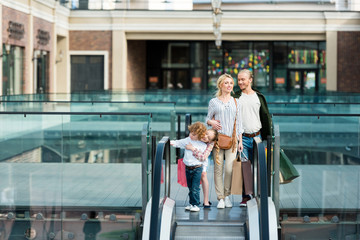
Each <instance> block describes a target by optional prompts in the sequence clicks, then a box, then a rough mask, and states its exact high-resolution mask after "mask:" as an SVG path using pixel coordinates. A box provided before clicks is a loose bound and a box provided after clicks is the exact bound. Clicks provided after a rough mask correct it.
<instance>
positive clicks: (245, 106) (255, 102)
mask: <svg viewBox="0 0 360 240" xmlns="http://www.w3.org/2000/svg"><path fill="white" fill-rule="evenodd" d="M239 102H240V104H241V106H242V108H241V117H242V122H243V127H244V132H245V133H256V132H258V131H259V130H260V129H261V127H262V126H261V121H260V106H261V103H260V100H259V97H258V96H257V94H256V92H254V93H253V94H249V95H248V94H245V93H242V94H241V96H240V98H239Z"/></svg>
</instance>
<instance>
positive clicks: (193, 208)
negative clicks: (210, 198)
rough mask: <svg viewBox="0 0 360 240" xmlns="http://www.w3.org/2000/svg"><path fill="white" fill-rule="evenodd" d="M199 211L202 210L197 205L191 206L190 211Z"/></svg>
mask: <svg viewBox="0 0 360 240" xmlns="http://www.w3.org/2000/svg"><path fill="white" fill-rule="evenodd" d="M198 211H200V208H199V207H198V206H196V205H194V206H192V207H191V208H190V212H198Z"/></svg>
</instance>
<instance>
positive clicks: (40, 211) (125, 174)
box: [0, 113, 149, 239]
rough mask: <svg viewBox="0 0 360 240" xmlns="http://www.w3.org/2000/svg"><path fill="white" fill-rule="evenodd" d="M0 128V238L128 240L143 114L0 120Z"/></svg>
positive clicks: (134, 225) (135, 222) (132, 230)
mask: <svg viewBox="0 0 360 240" xmlns="http://www.w3.org/2000/svg"><path fill="white" fill-rule="evenodd" d="M0 122H1V125H2V126H4V127H2V128H1V129H0V145H1V149H2V151H1V153H0V157H1V161H0V169H1V170H0V171H1V174H0V182H1V183H2V184H1V185H0V192H1V196H2V197H1V198H0V205H1V206H2V216H1V218H4V217H5V216H7V217H8V218H7V219H11V220H12V224H8V225H6V226H4V229H5V230H4V229H3V230H4V231H2V237H3V238H4V239H23V238H25V237H26V238H28V239H32V238H33V237H30V235H28V234H34V235H35V234H36V236H37V238H40V239H48V238H53V239H62V238H69V239H71V238H73V236H80V235H82V234H84V235H85V236H84V238H85V239H87V237H88V236H90V237H91V235H92V237H94V238H96V235H97V236H98V237H99V236H100V235H101V236H115V235H116V236H119V235H122V234H126V236H129V238H131V239H135V235H136V234H138V228H139V226H140V217H139V214H138V213H137V212H136V211H139V209H141V204H142V194H141V189H142V186H141V181H139V176H141V161H140V159H141V152H142V145H141V132H142V129H143V125H144V124H148V123H149V116H148V115H133V116H130V115H113V114H109V115H107V114H106V113H105V114H101V115H87V114H86V113H84V115H74V116H71V114H66V115H61V114H59V115H54V114H51V115H47V114H25V115H24V114H1V113H0ZM130 185H131V188H129V186H130ZM74 209H76V210H74ZM124 209H126V210H124ZM119 229H121V231H120V230H119ZM24 234H25V237H24ZM34 235H31V236H34ZM49 236H50V237H49ZM109 238H112V237H109Z"/></svg>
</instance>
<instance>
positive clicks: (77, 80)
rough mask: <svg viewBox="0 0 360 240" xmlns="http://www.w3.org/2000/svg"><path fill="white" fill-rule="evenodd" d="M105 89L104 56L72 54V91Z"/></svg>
mask: <svg viewBox="0 0 360 240" xmlns="http://www.w3.org/2000/svg"><path fill="white" fill-rule="evenodd" d="M102 90H104V56H103V55H73V56H71V92H84V91H102Z"/></svg>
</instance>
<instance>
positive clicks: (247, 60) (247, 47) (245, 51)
mask: <svg viewBox="0 0 360 240" xmlns="http://www.w3.org/2000/svg"><path fill="white" fill-rule="evenodd" d="M253 67H254V54H253V51H252V43H246V42H242V43H236V44H235V43H233V44H227V45H224V70H225V73H229V74H231V75H237V73H238V70H240V69H243V68H248V69H249V70H250V71H252V70H253Z"/></svg>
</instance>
